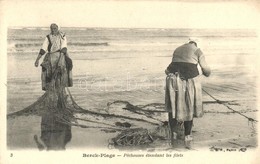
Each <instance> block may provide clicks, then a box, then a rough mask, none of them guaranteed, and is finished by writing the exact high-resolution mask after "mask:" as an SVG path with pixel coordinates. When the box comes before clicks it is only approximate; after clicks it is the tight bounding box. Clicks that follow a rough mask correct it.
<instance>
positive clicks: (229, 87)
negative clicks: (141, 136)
mask: <svg viewBox="0 0 260 164" xmlns="http://www.w3.org/2000/svg"><path fill="white" fill-rule="evenodd" d="M107 62H110V61H107ZM111 62H112V61H111ZM77 64H78V65H80V61H75V65H77ZM77 69H78V70H79V67H78V68H77V67H76V68H75V74H74V87H72V88H70V91H71V93H72V95H73V98H74V100H75V101H76V102H77V104H78V105H79V106H81V107H82V108H84V109H87V110H90V111H95V112H100V113H109V112H110V113H116V114H118V115H127V114H128V113H124V112H123V111H124V110H122V109H120V108H123V106H124V104H120V105H121V106H120V105H119V106H116V107H114V108H113V107H112V108H113V109H114V111H112V110H111V109H108V106H107V105H108V103H112V102H114V101H117V100H121V101H127V102H129V103H131V104H133V105H135V106H144V105H147V104H154V103H158V104H161V105H163V104H164V80H165V75H164V73H163V71H158V70H163V69H154V70H149V71H145V69H144V70H143V69H142V68H140V70H139V69H136V71H132V74H131V73H130V75H129V76H127V74H125V73H124V72H117V71H115V73H114V74H113V76H109V77H108V76H107V73H106V71H104V72H103V73H101V72H99V73H97V74H91V75H88V76H86V75H85V74H84V71H82V70H81V71H80V70H79V71H78V72H77V71H76V70H77ZM110 75H111V74H110ZM25 77H26V76H25ZM25 77H20V78H17V77H9V78H8V100H7V103H8V111H7V113H12V112H15V111H19V110H22V109H23V108H25V107H27V106H29V105H31V104H32V103H33V102H35V101H36V100H37V99H38V98H39V97H40V96H41V95H42V94H43V93H44V92H42V91H41V90H40V88H41V85H40V84H41V83H40V81H39V77H32V78H25ZM93 79H94V80H93ZM115 79H116V80H115ZM118 79H119V80H118ZM255 80H256V75H255V72H254V69H251V70H250V69H245V68H243V67H235V68H233V67H231V68H226V69H225V70H221V69H213V71H212V76H211V77H210V78H204V77H202V84H203V88H204V89H205V90H206V91H207V92H209V93H211V94H212V95H214V97H215V98H217V99H219V100H222V101H230V102H227V105H228V106H230V107H231V108H233V109H235V110H236V111H239V112H242V113H243V114H244V115H246V116H248V117H250V118H254V119H256V120H257V112H258V109H257V104H256V102H257V97H256V89H257V86H256V83H255ZM203 101H204V111H205V115H204V116H203V117H202V118H198V119H194V127H193V138H194V142H193V145H194V146H193V147H194V149H196V150H199V149H208V150H209V149H210V148H212V146H215V147H227V148H247V149H254V148H256V147H257V131H256V129H257V128H252V125H251V124H250V123H249V122H248V119H246V118H244V117H243V116H241V115H239V114H237V113H234V112H232V111H231V110H229V109H227V107H225V106H224V105H222V104H218V103H216V102H214V100H213V99H212V98H211V97H210V96H209V95H207V94H206V93H205V92H203ZM109 110H110V111H109ZM159 117H160V119H161V120H165V121H167V114H166V113H162V114H161V115H160V116H159ZM86 119H88V116H86ZM90 119H91V120H95V119H97V120H98V121H103V122H105V123H108V124H111V125H114V124H115V122H116V121H118V119H113V118H112V119H106V118H102V119H103V120H102V119H101V118H95V116H91V118H90ZM80 123H81V124H84V125H88V126H90V125H91V126H98V125H97V124H94V123H89V122H87V121H81V122H80ZM40 124H41V118H40V117H39V116H35V115H30V116H19V117H16V118H14V119H12V118H11V119H8V120H7V146H8V148H9V149H12V150H13V149H18V150H19V149H33V150H37V149H38V148H37V145H36V144H35V142H34V139H33V137H34V135H35V134H36V135H38V136H40V133H41V129H40ZM255 126H256V127H257V124H256V125H255ZM134 127H144V128H147V129H151V127H150V126H149V124H145V123H142V122H138V121H137V122H135V123H133V125H132V128H134ZM117 134H118V132H115V133H106V132H104V131H102V129H100V128H80V127H76V126H72V139H71V141H70V142H69V143H68V144H67V146H66V149H67V150H73V149H77V148H83V149H90V148H97V149H99V148H100V149H108V141H109V140H110V139H111V138H113V137H115V136H116V135H117ZM170 148H171V147H170V146H169V143H168V141H165V140H163V141H161V140H159V141H156V142H154V143H153V144H152V145H150V146H148V147H146V148H145V149H147V150H149V151H160V150H168V151H172V150H173V151H174V150H177V151H187V150H186V149H185V148H184V147H183V146H182V144H180V145H179V146H177V147H176V148H175V149H170Z"/></svg>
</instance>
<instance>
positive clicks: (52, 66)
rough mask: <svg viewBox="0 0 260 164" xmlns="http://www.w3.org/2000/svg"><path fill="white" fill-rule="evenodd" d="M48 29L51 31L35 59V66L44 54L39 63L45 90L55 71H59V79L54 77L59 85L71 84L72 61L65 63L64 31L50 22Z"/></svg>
mask: <svg viewBox="0 0 260 164" xmlns="http://www.w3.org/2000/svg"><path fill="white" fill-rule="evenodd" d="M50 30H51V33H50V34H49V35H47V36H46V38H45V40H44V42H43V45H42V48H41V49H40V52H39V55H38V57H37V59H36V61H35V66H36V67H38V65H39V59H40V58H41V57H42V56H43V55H45V54H46V55H45V57H44V59H43V62H42V64H41V66H42V75H41V78H42V90H45V91H46V90H48V87H49V85H50V83H51V80H52V79H54V78H55V77H54V73H55V71H56V72H59V75H60V78H59V79H55V80H57V82H59V85H61V86H64V87H71V86H72V73H71V69H72V63H71V62H67V63H66V61H68V60H69V58H68V53H67V38H66V36H65V34H64V33H62V32H60V31H59V27H58V25H57V24H55V23H53V24H51V26H50ZM66 59H68V60H66ZM70 61H71V60H70Z"/></svg>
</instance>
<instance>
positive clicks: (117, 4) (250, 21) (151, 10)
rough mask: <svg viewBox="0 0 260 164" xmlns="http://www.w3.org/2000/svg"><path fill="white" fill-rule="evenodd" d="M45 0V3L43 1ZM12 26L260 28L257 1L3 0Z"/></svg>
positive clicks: (3, 10)
mask: <svg viewBox="0 0 260 164" xmlns="http://www.w3.org/2000/svg"><path fill="white" fill-rule="evenodd" d="M43 2H44V3H43ZM1 7H2V12H3V13H2V14H1V18H2V19H1V20H2V21H4V23H5V24H6V25H7V26H8V27H10V26H25V27H26V26H27V27H49V25H50V24H51V23H53V22H55V23H58V24H59V25H60V26H63V27H122V28H124V27H126V28H127V27H135V28H233V29H234V28H238V29H241V28H250V29H254V28H256V27H259V23H258V19H259V16H260V14H259V13H260V3H259V2H258V1H220V0H217V1H211V0H209V1H199V0H192V1H188V0H183V1H181V0H176V1H79V0H78V1H72V0H64V1H46V0H45V1H41V2H40V1H16V0H9V1H4V2H3V5H1Z"/></svg>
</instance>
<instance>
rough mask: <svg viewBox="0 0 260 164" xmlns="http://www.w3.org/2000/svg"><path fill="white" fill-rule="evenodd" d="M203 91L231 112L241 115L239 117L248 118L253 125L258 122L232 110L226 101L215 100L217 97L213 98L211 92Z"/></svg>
mask: <svg viewBox="0 0 260 164" xmlns="http://www.w3.org/2000/svg"><path fill="white" fill-rule="evenodd" d="M202 90H203V91H204V92H205V93H206V94H207V95H209V96H210V97H211V98H212V99H214V100H215V101H216V102H217V103H218V104H221V105H224V106H225V107H227V108H228V109H229V110H232V111H233V112H234V113H237V114H239V115H241V116H243V117H245V118H247V119H248V122H252V123H256V122H258V121H257V120H255V119H253V118H250V117H248V116H246V115H244V114H242V113H241V112H238V111H236V110H234V109H233V108H231V107H230V106H228V105H227V104H226V103H225V101H221V100H219V99H217V98H215V97H214V96H212V95H211V94H210V93H209V92H207V91H206V90H205V89H202ZM252 125H253V124H252Z"/></svg>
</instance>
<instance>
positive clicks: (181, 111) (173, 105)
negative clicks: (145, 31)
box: [165, 40, 211, 149]
mask: <svg viewBox="0 0 260 164" xmlns="http://www.w3.org/2000/svg"><path fill="white" fill-rule="evenodd" d="M198 64H199V66H200V68H201V71H202V74H203V75H205V76H207V77H208V76H209V75H210V73H211V70H210V68H209V67H208V65H207V63H206V61H205V56H204V54H203V53H202V51H201V50H200V49H199V48H198V47H197V43H196V41H195V40H190V41H189V43H186V44H184V45H182V46H180V47H178V48H176V49H175V51H174V53H173V58H172V62H171V63H170V65H169V66H168V67H167V69H166V70H165V73H166V74H167V77H166V92H165V108H166V110H167V111H168V112H169V125H170V128H171V143H172V145H173V144H174V142H175V140H176V139H177V124H178V123H183V125H184V130H185V132H184V133H185V146H186V148H188V149H190V148H191V141H192V136H191V129H192V124H193V117H202V115H203V109H202V90H201V83H200V78H199V70H198V67H197V66H198Z"/></svg>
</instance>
